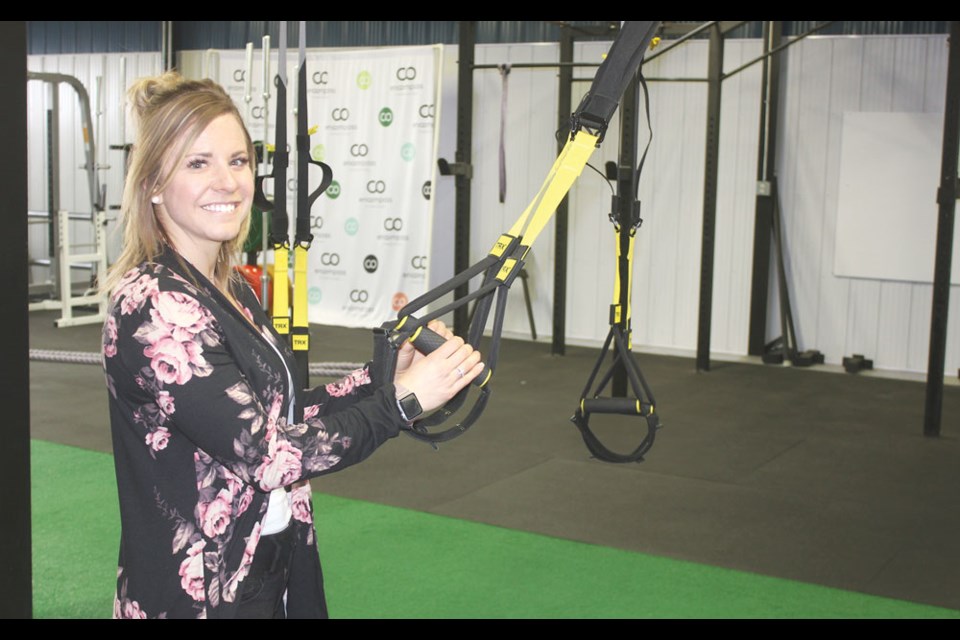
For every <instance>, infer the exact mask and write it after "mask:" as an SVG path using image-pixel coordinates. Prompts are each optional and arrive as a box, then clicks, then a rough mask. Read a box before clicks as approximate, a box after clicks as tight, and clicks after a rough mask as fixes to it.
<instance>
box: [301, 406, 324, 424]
mask: <svg viewBox="0 0 960 640" xmlns="http://www.w3.org/2000/svg"><path fill="white" fill-rule="evenodd" d="M319 413H320V405H318V404H312V405H310V406H309V407H305V408H304V409H303V420H304V422H306V421H307V420H309V419H310V418H315V417H317V414H319Z"/></svg>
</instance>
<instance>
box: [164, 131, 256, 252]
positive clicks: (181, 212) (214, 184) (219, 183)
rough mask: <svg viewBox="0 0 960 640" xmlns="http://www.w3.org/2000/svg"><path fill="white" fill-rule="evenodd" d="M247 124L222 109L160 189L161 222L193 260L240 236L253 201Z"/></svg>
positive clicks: (218, 249) (218, 248) (181, 249)
mask: <svg viewBox="0 0 960 640" xmlns="http://www.w3.org/2000/svg"><path fill="white" fill-rule="evenodd" d="M250 163H251V158H250V157H249V155H248V154H247V142H246V137H245V136H244V133H243V128H242V127H241V125H240V123H239V122H238V121H237V118H236V116H234V115H232V114H224V115H222V116H219V117H218V118H216V119H215V120H213V121H212V122H211V123H210V124H209V125H207V128H206V129H204V130H203V132H202V133H201V134H200V135H199V136H198V137H197V139H196V140H195V141H194V143H193V145H192V146H191V147H190V148H189V149H188V150H187V154H186V155H185V156H184V158H183V160H182V161H181V162H180V164H179V165H178V166H175V167H174V168H173V172H172V175H171V179H170V182H169V183H168V184H167V187H166V188H165V189H164V190H163V191H162V192H160V193H159V194H157V196H159V200H160V202H159V204H160V206H159V207H157V211H158V215H159V217H160V222H161V224H162V225H163V228H164V230H165V231H166V233H167V236H168V237H169V238H170V240H171V242H172V243H173V245H174V247H176V249H177V251H179V252H180V253H181V254H182V255H183V256H184V257H185V258H187V259H188V260H190V261H191V262H193V263H194V265H195V266H198V267H199V268H203V266H204V265H205V262H204V260H209V258H210V257H211V256H212V257H214V258H215V257H216V255H217V254H218V253H219V251H220V245H221V243H223V242H229V241H231V240H233V239H234V238H236V237H237V234H239V232H240V226H241V224H242V223H243V221H244V219H245V218H246V217H247V216H248V215H250V207H251V204H252V202H253V188H254V187H253V169H252V167H251V164H250Z"/></svg>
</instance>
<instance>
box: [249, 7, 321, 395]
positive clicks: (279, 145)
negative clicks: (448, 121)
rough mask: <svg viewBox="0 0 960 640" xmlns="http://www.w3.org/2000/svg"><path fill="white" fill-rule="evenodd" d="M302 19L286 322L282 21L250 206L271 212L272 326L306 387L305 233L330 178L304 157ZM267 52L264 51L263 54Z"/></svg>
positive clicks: (307, 154) (306, 137)
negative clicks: (271, 122) (266, 142)
mask: <svg viewBox="0 0 960 640" xmlns="http://www.w3.org/2000/svg"><path fill="white" fill-rule="evenodd" d="M306 39H307V29H306V22H303V21H300V23H299V40H300V42H299V68H298V72H297V111H296V114H297V134H296V144H297V147H296V148H297V180H296V184H297V211H296V214H297V217H296V230H295V235H294V242H293V274H294V278H293V313H292V320H293V323H292V326H291V311H290V299H289V293H288V287H289V286H290V285H289V268H290V237H289V224H290V220H289V217H288V215H287V200H286V189H287V167H288V166H289V164H290V152H289V151H288V148H287V121H286V119H287V69H286V54H287V23H286V22H280V42H279V52H278V53H279V56H278V63H277V67H278V69H277V124H276V129H275V131H274V134H275V136H276V137H275V140H276V143H275V145H274V146H275V148H274V152H273V171H272V173H271V174H270V175H269V176H262V177H259V178H258V179H257V196H256V198H257V199H256V205H257V206H258V207H260V208H261V209H263V210H264V211H270V212H271V214H272V215H271V218H272V219H271V224H270V244H271V246H272V247H273V256H274V267H273V278H274V281H273V309H272V320H273V328H274V329H276V331H277V333H279V334H280V335H281V336H288V339H289V340H290V346H291V348H292V349H293V354H294V356H295V357H296V360H297V370H298V374H299V378H298V383H299V385H300V388H306V387H307V386H308V385H309V351H310V330H309V321H308V318H307V315H308V314H307V251H308V250H309V249H310V244H311V243H312V242H313V234H311V233H310V208H311V207H312V206H313V203H314V202H315V201H316V199H317V198H319V197H320V194H322V193H323V192H324V191H325V190H326V189H327V187H329V186H330V183H331V181H332V180H333V171H332V170H331V169H330V167H329V166H328V165H326V164H324V163H322V162H319V161H317V160H314V159H313V158H311V157H310V132H309V131H308V128H307V62H306V49H305V47H306ZM267 55H269V52H268V51H265V52H264V56H267ZM311 164H314V165H316V166H318V167H320V169H321V170H322V171H323V177H322V178H321V181H320V185H319V186H318V187H317V188H316V189H315V190H314V191H312V192H308V186H309V185H308V180H309V168H310V165H311ZM267 177H270V178H272V179H273V184H274V199H273V202H270V201H269V200H267V199H266V196H265V195H264V193H263V186H262V181H263V179H264V178H267Z"/></svg>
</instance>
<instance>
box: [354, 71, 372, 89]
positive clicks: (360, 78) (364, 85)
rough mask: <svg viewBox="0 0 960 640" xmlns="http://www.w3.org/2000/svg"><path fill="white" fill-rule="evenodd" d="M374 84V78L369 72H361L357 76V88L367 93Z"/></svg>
mask: <svg viewBox="0 0 960 640" xmlns="http://www.w3.org/2000/svg"><path fill="white" fill-rule="evenodd" d="M372 84H373V76H371V75H370V72H369V71H361V72H360V73H358V74H357V86H358V87H359V88H360V89H361V90H363V91H366V90H367V89H369V88H370V85H372Z"/></svg>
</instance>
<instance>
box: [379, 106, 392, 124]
mask: <svg viewBox="0 0 960 640" xmlns="http://www.w3.org/2000/svg"><path fill="white" fill-rule="evenodd" d="M377 120H379V121H380V124H381V125H382V126H384V127H389V126H390V125H391V124H393V111H392V110H391V109H390V107H384V108H383V109H380V113H379V114H377Z"/></svg>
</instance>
